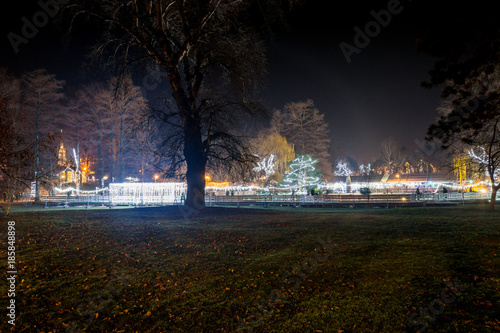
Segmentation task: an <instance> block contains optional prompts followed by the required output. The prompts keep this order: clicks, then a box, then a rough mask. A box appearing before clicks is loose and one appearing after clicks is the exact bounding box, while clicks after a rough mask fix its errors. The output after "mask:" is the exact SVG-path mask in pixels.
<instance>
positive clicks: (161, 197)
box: [109, 183, 186, 205]
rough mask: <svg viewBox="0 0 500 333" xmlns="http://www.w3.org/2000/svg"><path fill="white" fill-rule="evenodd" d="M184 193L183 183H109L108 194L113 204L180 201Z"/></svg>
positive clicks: (184, 185)
mask: <svg viewBox="0 0 500 333" xmlns="http://www.w3.org/2000/svg"><path fill="white" fill-rule="evenodd" d="M183 193H184V194H186V184H185V183H111V184H109V194H110V197H111V203H113V204H132V205H148V204H162V205H163V204H167V203H180V199H181V195H182V194H183Z"/></svg>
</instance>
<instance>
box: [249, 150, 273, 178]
mask: <svg viewBox="0 0 500 333" xmlns="http://www.w3.org/2000/svg"><path fill="white" fill-rule="evenodd" d="M253 171H256V172H260V171H264V173H265V174H266V179H268V178H269V177H270V176H271V175H272V174H273V173H274V155H273V154H271V156H269V159H268V160H267V163H266V158H265V157H264V158H263V159H262V160H261V161H260V162H258V163H257V166H256V167H255V168H253Z"/></svg>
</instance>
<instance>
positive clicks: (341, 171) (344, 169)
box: [335, 161, 352, 176]
mask: <svg viewBox="0 0 500 333" xmlns="http://www.w3.org/2000/svg"><path fill="white" fill-rule="evenodd" d="M351 174H352V170H351V169H350V168H349V167H348V166H347V163H346V162H345V161H340V162H339V163H337V168H336V169H335V176H350V175H351Z"/></svg>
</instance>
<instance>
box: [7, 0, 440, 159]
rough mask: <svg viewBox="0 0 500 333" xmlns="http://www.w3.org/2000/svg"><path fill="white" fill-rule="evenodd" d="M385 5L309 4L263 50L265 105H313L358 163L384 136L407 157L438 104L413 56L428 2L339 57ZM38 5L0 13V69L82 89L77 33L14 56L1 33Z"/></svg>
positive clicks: (52, 36)
mask: <svg viewBox="0 0 500 333" xmlns="http://www.w3.org/2000/svg"><path fill="white" fill-rule="evenodd" d="M389 2H390V1H353V2H347V1H343V2H333V1H332V2H330V1H328V2H327V1H319V0H316V1H309V2H308V3H307V4H306V5H304V6H303V7H301V8H300V9H299V10H298V11H297V12H296V13H295V14H294V16H293V18H292V19H291V21H290V29H289V30H287V31H282V32H280V33H278V34H277V35H276V36H275V37H274V39H273V40H272V41H270V42H269V43H268V56H269V59H268V60H269V68H268V71H269V75H268V77H267V83H268V84H267V88H266V90H265V91H264V92H263V97H264V99H265V101H266V103H267V105H268V106H269V107H270V108H282V107H283V106H284V105H285V104H286V103H288V102H291V101H301V100H306V99H312V100H314V102H315V104H316V107H317V108H318V109H319V110H320V111H322V112H323V113H325V115H326V119H327V121H328V123H329V124H330V131H331V133H330V136H331V139H332V142H333V143H335V144H336V145H338V146H339V147H340V148H341V150H342V151H343V152H344V153H345V154H346V155H349V156H352V157H354V158H356V159H357V160H358V162H360V163H362V162H367V161H368V160H369V159H371V158H372V157H375V156H376V155H377V153H378V151H379V145H380V142H381V141H382V140H383V139H385V138H387V137H389V136H392V137H393V138H394V139H396V140H397V141H398V142H399V143H400V144H401V145H404V146H406V148H407V149H408V150H415V149H417V146H416V145H415V143H414V140H416V139H417V140H422V139H423V137H424V135H425V131H426V129H427V126H428V125H429V124H430V123H431V122H432V121H433V120H434V119H435V117H436V111H435V109H436V107H437V106H438V104H439V93H440V91H439V89H434V90H431V91H427V90H424V89H423V88H421V87H420V83H421V82H422V81H423V80H425V79H427V78H428V75H427V71H428V70H429V69H431V67H432V64H433V61H434V60H433V59H431V58H429V57H428V56H424V55H419V54H417V52H416V50H415V41H416V38H417V36H419V34H420V33H422V32H423V31H424V30H423V29H424V28H425V23H426V20H427V19H428V17H429V16H431V15H432V14H434V12H435V11H436V10H437V9H436V8H435V5H430V4H432V2H430V1H423V0H421V1H413V2H412V1H410V0H406V1H401V3H400V6H401V7H402V11H401V13H399V14H396V15H392V19H391V22H390V23H389V24H388V25H387V26H386V27H382V28H381V31H380V33H379V34H378V35H377V36H375V37H373V38H372V39H371V41H370V43H369V45H368V46H367V47H365V48H364V49H362V50H361V53H360V54H353V56H352V62H351V63H350V64H348V63H347V62H346V60H345V58H344V56H343V54H342V52H341V50H340V47H339V44H340V43H341V42H342V41H345V42H347V43H349V44H353V38H354V35H355V32H354V30H353V28H354V27H355V26H358V27H360V28H362V29H364V26H365V24H366V23H368V22H369V21H372V20H373V17H372V16H371V15H370V11H371V10H375V11H379V10H381V9H386V8H387V5H388V3H389ZM26 3H32V5H31V6H30V5H27V4H26ZM36 3H37V1H29V2H28V1H27V2H25V3H23V5H22V6H21V5H19V4H18V5H17V6H18V8H13V9H11V10H9V11H2V13H1V14H0V15H1V17H0V19H1V21H0V22H1V23H0V24H1V31H2V32H1V35H2V42H1V54H0V66H7V67H9V68H10V69H11V70H12V72H14V73H21V72H22V71H29V70H34V69H37V68H46V69H47V70H48V71H49V72H52V73H55V74H57V76H58V77H59V78H60V79H63V80H66V81H67V82H68V85H72V86H76V85H79V84H81V83H83V82H84V72H83V70H82V68H81V65H82V63H83V61H84V59H85V57H84V53H85V49H84V48H82V47H81V46H80V44H81V41H82V40H83V41H85V39H84V38H83V37H82V35H81V34H78V35H77V37H75V38H74V39H73V41H71V42H70V44H69V45H63V43H61V40H60V38H59V37H57V36H58V34H57V28H56V27H55V26H54V25H53V24H52V23H50V24H48V25H47V26H45V27H43V28H41V29H40V31H39V33H38V34H37V35H36V36H35V37H34V38H32V39H30V41H29V43H28V44H27V45H21V46H20V52H19V54H17V55H16V54H14V52H13V50H12V47H11V46H10V44H9V41H8V39H7V33H8V32H10V31H12V32H16V33H19V32H20V29H21V26H22V22H21V18H22V17H23V16H26V17H28V18H32V16H33V14H34V13H36V12H37V11H38V10H40V7H38V5H37V4H36Z"/></svg>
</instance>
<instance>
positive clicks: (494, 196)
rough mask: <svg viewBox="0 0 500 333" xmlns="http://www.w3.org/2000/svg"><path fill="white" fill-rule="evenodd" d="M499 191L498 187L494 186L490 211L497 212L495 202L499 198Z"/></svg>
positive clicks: (492, 187)
mask: <svg viewBox="0 0 500 333" xmlns="http://www.w3.org/2000/svg"><path fill="white" fill-rule="evenodd" d="M497 191H498V186H495V185H492V186H491V199H490V207H489V210H490V211H492V212H493V211H495V200H496V198H497Z"/></svg>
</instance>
